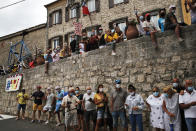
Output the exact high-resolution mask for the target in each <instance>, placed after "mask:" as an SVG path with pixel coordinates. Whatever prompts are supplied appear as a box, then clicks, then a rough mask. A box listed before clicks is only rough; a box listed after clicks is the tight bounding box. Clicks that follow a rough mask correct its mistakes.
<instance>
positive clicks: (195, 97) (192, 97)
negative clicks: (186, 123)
mask: <svg viewBox="0 0 196 131" xmlns="http://www.w3.org/2000/svg"><path fill="white" fill-rule="evenodd" d="M194 101H196V91H195V90H193V92H192V93H191V94H189V93H188V92H187V91H184V95H179V103H180V104H182V103H184V104H188V103H191V102H194ZM184 116H185V118H196V106H191V107H189V108H188V109H184Z"/></svg>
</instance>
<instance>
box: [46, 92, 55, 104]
mask: <svg viewBox="0 0 196 131" xmlns="http://www.w3.org/2000/svg"><path fill="white" fill-rule="evenodd" d="M53 99H54V94H53V93H51V94H50V95H48V96H47V100H46V106H52V102H53Z"/></svg>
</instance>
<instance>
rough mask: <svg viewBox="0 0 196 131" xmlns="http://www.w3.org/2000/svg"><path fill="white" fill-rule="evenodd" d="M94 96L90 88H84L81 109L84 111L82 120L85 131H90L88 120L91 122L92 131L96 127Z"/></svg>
mask: <svg viewBox="0 0 196 131" xmlns="http://www.w3.org/2000/svg"><path fill="white" fill-rule="evenodd" d="M94 96H95V93H94V92H92V90H91V87H88V88H86V93H85V94H84V96H83V102H82V107H83V109H84V118H85V125H86V131H89V130H90V118H91V119H92V121H93V127H92V128H93V130H94V129H95V125H96V116H97V112H96V105H95V103H94Z"/></svg>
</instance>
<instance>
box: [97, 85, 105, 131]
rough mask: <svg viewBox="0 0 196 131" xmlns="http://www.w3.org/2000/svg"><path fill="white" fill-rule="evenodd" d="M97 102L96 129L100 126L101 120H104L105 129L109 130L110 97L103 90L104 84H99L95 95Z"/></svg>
mask: <svg viewBox="0 0 196 131" xmlns="http://www.w3.org/2000/svg"><path fill="white" fill-rule="evenodd" d="M94 101H95V104H96V105H97V122H96V127H95V131H98V130H99V128H100V124H101V121H102V120H104V131H107V121H106V119H107V102H108V98H107V96H106V94H105V93H104V92H103V85H99V86H98V90H97V93H96V94H95V96H94Z"/></svg>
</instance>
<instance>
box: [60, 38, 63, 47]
mask: <svg viewBox="0 0 196 131" xmlns="http://www.w3.org/2000/svg"><path fill="white" fill-rule="evenodd" d="M59 46H60V48H61V49H62V48H63V36H59Z"/></svg>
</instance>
